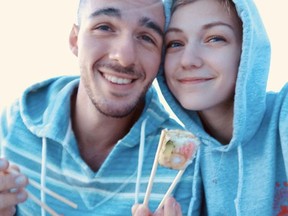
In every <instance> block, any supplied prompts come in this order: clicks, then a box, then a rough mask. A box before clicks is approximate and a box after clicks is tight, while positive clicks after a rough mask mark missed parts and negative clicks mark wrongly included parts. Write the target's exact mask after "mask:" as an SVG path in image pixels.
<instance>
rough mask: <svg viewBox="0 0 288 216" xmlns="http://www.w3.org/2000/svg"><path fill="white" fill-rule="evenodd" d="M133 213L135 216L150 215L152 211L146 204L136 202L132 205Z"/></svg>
mask: <svg viewBox="0 0 288 216" xmlns="http://www.w3.org/2000/svg"><path fill="white" fill-rule="evenodd" d="M132 215H133V216H150V215H151V213H150V211H149V209H148V208H147V207H146V206H144V205H142V204H141V205H139V204H135V205H134V206H133V207H132Z"/></svg>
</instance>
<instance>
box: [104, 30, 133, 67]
mask: <svg viewBox="0 0 288 216" xmlns="http://www.w3.org/2000/svg"><path fill="white" fill-rule="evenodd" d="M135 43H136V41H135V40H133V37H132V36H130V35H123V36H121V37H119V38H118V39H117V40H115V43H112V47H111V51H110V53H109V57H110V59H112V60H114V61H117V62H118V63H119V64H120V65H122V66H123V67H129V66H131V65H133V64H135V62H136V58H137V52H136V46H137V45H136V44H135Z"/></svg>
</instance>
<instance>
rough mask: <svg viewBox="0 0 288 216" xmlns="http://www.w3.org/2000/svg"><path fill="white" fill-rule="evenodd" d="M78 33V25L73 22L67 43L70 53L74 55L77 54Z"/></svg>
mask: <svg viewBox="0 0 288 216" xmlns="http://www.w3.org/2000/svg"><path fill="white" fill-rule="evenodd" d="M78 33H79V27H78V26H77V25H75V24H74V25H73V27H72V29H71V32H70V36H69V45H70V49H71V51H72V53H73V54H74V55H75V56H78Z"/></svg>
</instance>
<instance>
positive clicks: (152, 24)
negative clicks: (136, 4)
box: [139, 17, 164, 37]
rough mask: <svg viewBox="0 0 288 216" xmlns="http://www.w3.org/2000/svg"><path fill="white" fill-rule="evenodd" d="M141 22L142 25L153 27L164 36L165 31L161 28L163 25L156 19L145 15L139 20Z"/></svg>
mask: <svg viewBox="0 0 288 216" xmlns="http://www.w3.org/2000/svg"><path fill="white" fill-rule="evenodd" d="M139 24H140V26H145V27H147V28H150V29H152V30H153V31H155V32H156V33H157V34H159V35H160V36H161V37H163V36H164V32H163V30H162V29H161V27H160V26H159V25H158V24H157V23H156V22H154V21H152V20H151V19H150V18H148V17H143V18H142V19H140V20H139Z"/></svg>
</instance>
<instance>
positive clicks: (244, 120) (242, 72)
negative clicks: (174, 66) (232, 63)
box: [157, 0, 271, 151]
mask: <svg viewBox="0 0 288 216" xmlns="http://www.w3.org/2000/svg"><path fill="white" fill-rule="evenodd" d="M171 2H172V0H165V1H164V3H165V6H166V8H170V7H171ZM233 2H234V3H235V5H236V10H237V13H238V16H239V17H240V19H241V20H242V23H243V37H242V53H241V59H240V64H239V68H238V76H237V81H236V87H235V98H234V101H235V102H234V119H233V137H232V139H231V141H230V143H229V145H226V146H223V145H221V144H220V143H219V142H218V141H217V140H215V139H214V138H211V136H210V135H208V134H207V133H206V132H205V131H204V130H203V127H202V124H201V122H200V119H199V117H198V115H197V113H196V112H194V111H189V110H186V109H184V108H182V107H181V105H180V103H179V102H178V101H177V100H176V98H175V97H174V96H173V95H172V93H171V91H170V90H169V88H168V86H167V84H166V81H165V77H164V73H163V67H162V70H161V72H160V73H159V75H158V77H157V81H158V83H159V86H160V89H161V92H162V94H163V96H164V97H165V99H166V101H167V103H168V105H169V106H170V108H171V109H172V110H173V112H174V113H175V114H176V115H177V117H178V118H179V120H180V121H181V122H183V124H184V125H185V127H186V128H187V129H188V130H190V131H192V132H193V133H194V134H195V135H196V136H198V137H199V138H200V139H202V141H203V140H210V141H209V145H212V146H214V148H215V149H219V150H220V151H228V150H230V149H232V148H235V147H237V146H239V145H242V144H243V143H246V142H247V141H249V140H250V139H251V138H252V137H253V136H254V134H255V133H256V131H257V129H258V127H259V125H260V124H261V120H262V118H263V116H264V112H265V108H266V107H265V103H266V86H267V79H268V72H269V66H270V53H271V52H270V43H269V40H268V37H267V33H266V30H265V28H264V25H263V23H262V21H261V17H260V15H259V12H258V10H257V8H256V6H255V4H254V2H253V1H252V0H233ZM166 11H167V10H166ZM167 17H168V18H169V14H168V15H167ZM211 140H212V142H211ZM203 144H205V142H203Z"/></svg>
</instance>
